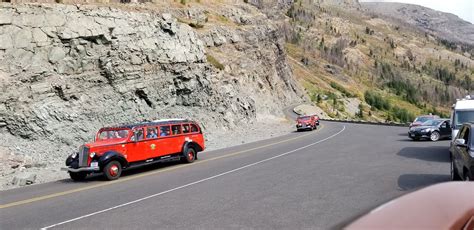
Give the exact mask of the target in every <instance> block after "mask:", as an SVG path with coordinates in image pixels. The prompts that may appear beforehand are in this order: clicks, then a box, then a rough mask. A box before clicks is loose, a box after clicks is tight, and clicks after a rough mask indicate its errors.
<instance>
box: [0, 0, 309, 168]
mask: <svg viewBox="0 0 474 230" xmlns="http://www.w3.org/2000/svg"><path fill="white" fill-rule="evenodd" d="M251 8H252V7H251V6H249V5H246V6H244V9H246V10H241V11H235V10H234V11H229V9H227V8H225V9H223V15H224V16H226V15H228V17H229V18H230V19H229V20H231V22H233V23H235V24H233V25H232V26H228V27H226V26H222V25H221V26H210V27H209V28H206V30H203V31H198V32H196V30H195V29H193V28H191V27H190V26H188V25H187V24H185V23H182V22H178V20H177V19H176V17H175V15H176V14H175V13H176V12H174V11H170V12H169V13H166V12H161V13H157V12H155V11H148V10H147V11H145V10H143V11H140V10H119V9H114V8H110V7H98V6H87V5H84V6H73V5H54V4H53V5H44V4H43V5H11V4H6V3H3V4H1V7H0V37H1V38H0V79H1V81H0V87H1V89H2V94H1V95H0V138H1V139H2V140H4V142H3V143H1V144H0V145H2V146H0V147H2V148H0V150H2V151H4V152H3V153H0V154H3V155H5V156H8V155H25V156H26V155H28V156H32V157H33V162H35V161H40V162H60V163H61V164H62V162H63V160H64V158H65V157H66V155H67V154H69V153H70V152H71V151H72V150H73V149H75V148H76V147H77V146H79V145H80V144H81V143H82V142H84V141H88V140H90V139H91V138H92V136H93V134H94V132H95V131H96V130H97V129H98V128H100V127H102V126H107V125H114V124H117V123H128V122H136V121H142V120H151V119H156V118H167V117H168V118H169V117H185V118H190V119H193V120H197V121H199V122H201V123H202V125H203V126H204V128H205V129H206V130H207V131H212V130H218V129H220V130H222V129H232V128H235V127H237V126H238V125H239V124H241V123H247V122H252V121H254V120H255V119H256V118H257V117H258V116H259V114H280V113H281V108H283V106H285V105H287V104H289V103H291V102H294V101H298V100H300V96H301V95H300V93H299V90H298V87H297V86H296V84H295V82H294V80H293V78H292V73H291V70H290V68H289V66H288V64H287V63H286V57H285V53H284V49H283V44H282V40H281V38H280V36H279V34H278V30H277V29H276V28H275V27H274V26H273V25H271V23H269V22H268V21H267V22H268V23H267V24H261V23H259V24H258V25H256V24H253V23H252V22H255V20H258V21H259V22H262V20H263V22H265V15H263V14H257V16H256V17H254V16H252V15H250V14H249V12H255V11H256V9H255V8H254V9H251ZM181 13H183V12H181ZM188 13H189V12H188ZM232 15H233V16H232ZM234 21H235V22H234ZM235 25H240V26H237V27H236V26H235ZM209 55H212V56H213V57H214V58H215V59H218V60H219V61H220V62H221V63H222V65H223V66H224V68H223V69H219V68H216V67H215V66H214V65H212V64H211V63H209V62H208V58H209Z"/></svg>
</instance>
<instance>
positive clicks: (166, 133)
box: [160, 125, 170, 137]
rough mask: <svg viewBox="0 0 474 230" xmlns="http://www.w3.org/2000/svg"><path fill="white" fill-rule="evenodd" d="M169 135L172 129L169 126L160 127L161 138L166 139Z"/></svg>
mask: <svg viewBox="0 0 474 230" xmlns="http://www.w3.org/2000/svg"><path fill="white" fill-rule="evenodd" d="M169 135H170V127H169V126H168V125H166V126H160V137H166V136H169Z"/></svg>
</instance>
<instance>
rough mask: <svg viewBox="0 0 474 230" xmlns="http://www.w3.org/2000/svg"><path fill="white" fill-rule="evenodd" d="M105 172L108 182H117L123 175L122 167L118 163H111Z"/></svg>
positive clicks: (106, 166)
mask: <svg viewBox="0 0 474 230" xmlns="http://www.w3.org/2000/svg"><path fill="white" fill-rule="evenodd" d="M103 172H104V176H105V178H106V179H107V180H116V179H118V178H119V177H120V175H121V174H122V165H121V164H120V163H119V162H118V161H111V162H109V163H107V165H105V167H104V169H103Z"/></svg>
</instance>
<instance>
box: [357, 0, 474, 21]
mask: <svg viewBox="0 0 474 230" xmlns="http://www.w3.org/2000/svg"><path fill="white" fill-rule="evenodd" d="M359 2H402V3H410V4H415V5H421V6H424V7H428V8H431V9H434V10H438V11H443V12H448V13H452V14H455V15H457V16H458V17H460V18H462V19H464V20H466V21H468V22H470V23H472V24H474V0H359Z"/></svg>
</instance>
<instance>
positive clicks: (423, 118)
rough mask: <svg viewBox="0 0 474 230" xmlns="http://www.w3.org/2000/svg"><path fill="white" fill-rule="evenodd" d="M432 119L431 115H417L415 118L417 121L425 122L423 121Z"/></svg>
mask: <svg viewBox="0 0 474 230" xmlns="http://www.w3.org/2000/svg"><path fill="white" fill-rule="evenodd" d="M431 119H432V118H431V117H417V118H416V119H415V121H416V122H421V123H423V122H426V121H428V120H431Z"/></svg>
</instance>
